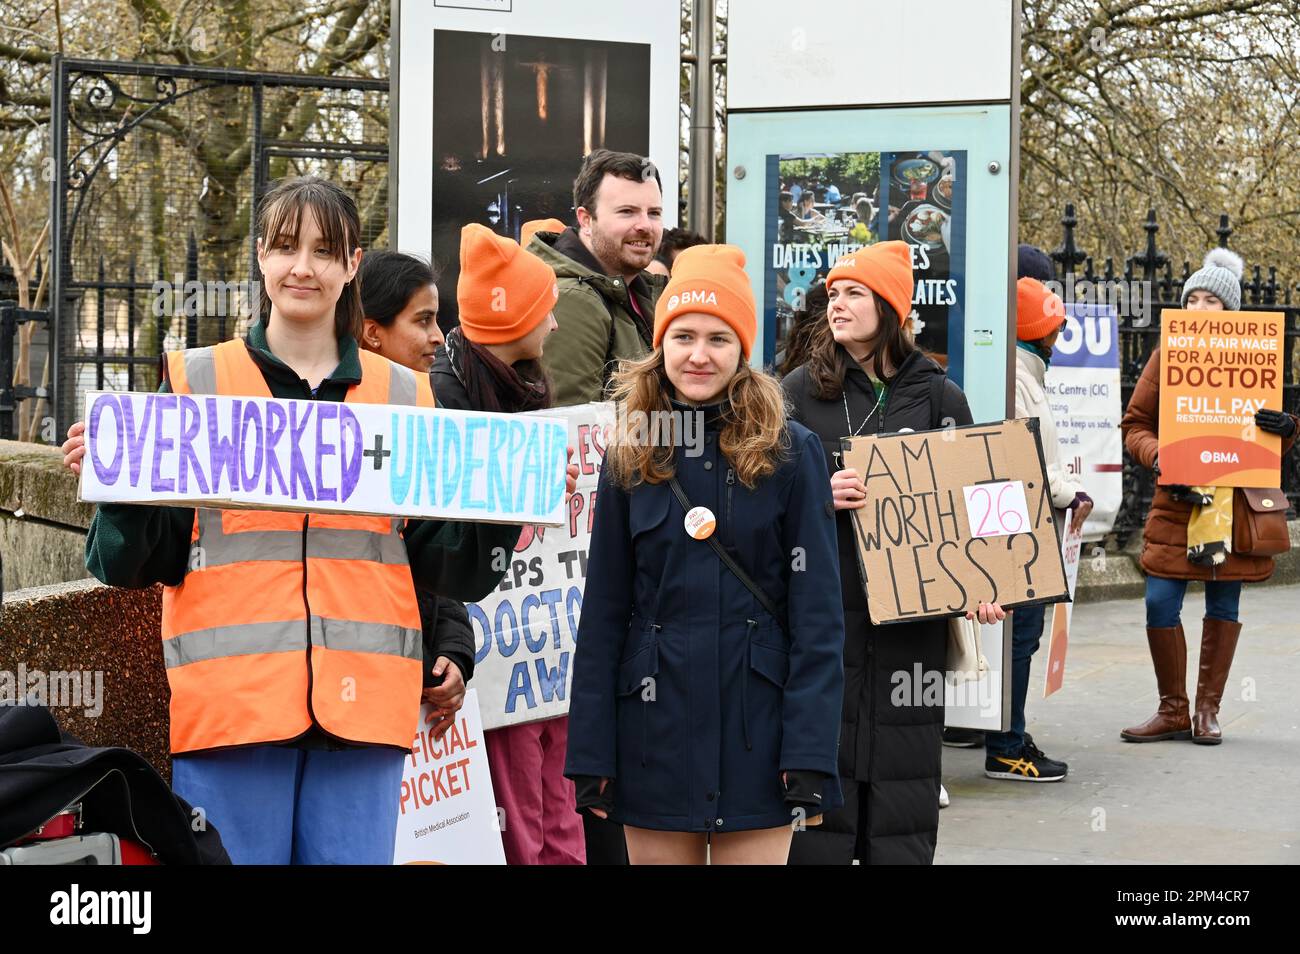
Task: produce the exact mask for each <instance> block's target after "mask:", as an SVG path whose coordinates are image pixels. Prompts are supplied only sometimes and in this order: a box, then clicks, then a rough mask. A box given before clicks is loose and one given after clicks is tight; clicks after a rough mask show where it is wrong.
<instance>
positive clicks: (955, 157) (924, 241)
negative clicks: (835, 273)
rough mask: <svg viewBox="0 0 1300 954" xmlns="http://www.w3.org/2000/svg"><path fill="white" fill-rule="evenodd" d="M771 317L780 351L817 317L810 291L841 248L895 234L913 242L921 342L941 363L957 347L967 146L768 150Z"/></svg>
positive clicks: (767, 289)
mask: <svg viewBox="0 0 1300 954" xmlns="http://www.w3.org/2000/svg"><path fill="white" fill-rule="evenodd" d="M767 166H768V168H767V182H768V187H769V195H768V206H767V208H768V214H767V235H766V239H767V241H766V247H767V248H768V249H769V254H768V256H767V260H766V261H765V262H764V266H763V267H764V276H765V278H764V286H765V287H764V309H765V317H766V319H767V321H768V322H770V323H771V324H769V325H768V327H775V328H776V340H777V352H778V353H780V351H781V350H782V348H783V347H784V343H785V341H786V340H787V338H788V337H789V335H790V333H791V331H792V330H793V329H794V328H795V327H796V326H797V325H798V324H800V323H801V322H804V321H809V320H817V319H818V318H819V316H818V315H817V314H816V313H815V312H810V311H809V309H808V307H807V297H808V294H809V292H810V291H811V290H812V289H813V288H814V287H815V286H816V285H819V284H822V283H824V281H825V278H826V273H827V272H829V271H830V268H831V266H832V265H833V264H834V263H835V260H836V259H837V258H839V256H841V255H843V254H844V253H846V252H849V251H852V250H853V249H855V248H858V247H860V246H863V245H872V244H875V243H876V242H880V241H885V240H888V239H899V240H902V241H904V242H907V243H908V244H909V245H910V246H912V267H913V272H914V276H915V279H916V287H915V293H914V295H913V306H914V315H915V318H914V325H913V327H914V329H915V332H916V339H917V343H918V344H919V345H920V346H921V347H922V348H923V349H924V350H925V351H927V352H930V353H931V354H932V355H934V357H935V358H936V360H938V361H939V362H940V363H941V364H946V363H947V356H948V355H949V353H952V352H955V353H958V354H960V353H961V349H962V342H963V333H964V322H963V313H962V300H963V298H962V291H963V288H962V286H963V276H964V268H965V258H966V214H965V212H966V190H965V177H966V153H965V152H964V151H948V152H943V151H938V150H913V151H897V152H849V153H782V154H780V155H774V156H773V155H769V156H768V162H767Z"/></svg>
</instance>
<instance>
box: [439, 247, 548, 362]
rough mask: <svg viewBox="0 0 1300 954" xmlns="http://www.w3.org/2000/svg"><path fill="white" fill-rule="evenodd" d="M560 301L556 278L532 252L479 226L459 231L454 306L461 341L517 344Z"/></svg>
mask: <svg viewBox="0 0 1300 954" xmlns="http://www.w3.org/2000/svg"><path fill="white" fill-rule="evenodd" d="M559 298H560V289H559V285H558V283H557V282H556V280H555V272H554V271H553V270H552V269H551V266H549V265H547V264H546V263H545V262H543V261H542V260H541V259H540V258H538V257H537V256H536V255H534V254H533V253H532V252H526V251H524V250H523V249H522V248H520V247H519V244H518V243H517V242H515V240H514V239H508V238H504V237H503V236H500V235H497V234H496V233H495V232H493V231H491V230H490V229H488V228H486V227H485V226H482V225H467V226H465V227H464V228H463V229H461V230H460V278H459V280H458V281H457V282H456V303H457V304H458V305H459V306H460V326H461V329H462V330H463V332H464V334H465V337H466V338H468V339H469V340H470V341H476V342H478V343H479V344H505V343H506V342H507V341H517V340H519V339H520V338H522V337H523V336H524V335H526V334H528V332H530V331H532V330H533V329H534V328H536V327H537V325H538V323H539V322H541V321H542V319H544V318H545V317H546V316H547V315H548V314H550V311H551V309H552V308H554V307H555V303H556V302H557V301H558V300H559Z"/></svg>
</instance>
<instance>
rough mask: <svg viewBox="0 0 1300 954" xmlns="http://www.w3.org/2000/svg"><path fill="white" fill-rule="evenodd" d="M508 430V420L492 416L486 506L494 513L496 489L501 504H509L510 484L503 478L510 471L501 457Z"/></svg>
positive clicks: (489, 427) (489, 436) (495, 508)
mask: <svg viewBox="0 0 1300 954" xmlns="http://www.w3.org/2000/svg"><path fill="white" fill-rule="evenodd" d="M509 432H510V427H509V421H507V420H505V419H504V418H498V417H494V418H492V420H491V422H490V424H489V426H488V461H489V462H490V469H489V470H488V475H487V476H488V481H487V508H488V510H490V511H492V512H493V513H496V511H497V509H498V505H497V492H498V491H500V493H501V505H502V506H505V507H509V506H510V484H509V483H508V481H507V480H505V479H504V477H505V476H507V475H509V473H510V468H509V466H508V464H509V462H508V461H507V460H504V459H503V458H502V457H501V451H502V450H503V449H504V448H505V445H506V438H507V436H508V434H509Z"/></svg>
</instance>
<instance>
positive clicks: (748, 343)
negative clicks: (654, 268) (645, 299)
mask: <svg viewBox="0 0 1300 954" xmlns="http://www.w3.org/2000/svg"><path fill="white" fill-rule="evenodd" d="M686 314H706V315H713V316H715V317H717V318H721V319H722V320H723V321H725V322H726V323H727V324H729V325H730V326H731V328H732V330H733V331H735V332H736V336H737V337H738V338H740V350H741V351H742V352H743V354H744V356H745V359H746V360H748V359H749V353H750V351H752V350H753V347H754V338H755V337H756V336H757V334H758V309H757V308H756V306H755V304H754V290H753V288H752V287H750V284H749V276H748V275H746V274H745V253H744V252H742V251H741V250H740V249H738V248H736V246H734V245H693V246H691V247H690V248H688V249H683V250H682V251H681V252H678V253H677V258H676V259H675V260H674V261H673V273H672V277H671V278H670V279H669V281H668V285H667V287H665V288H664V290H663V293H662V294H661V295H660V296H659V301H658V303H657V304H656V305H655V332H654V347H656V348H657V347H659V345H660V343H661V342H662V341H663V339H664V332H665V331H667V330H668V326H669V325H670V324H672V322H673V319H674V318H677V317H679V316H681V315H686Z"/></svg>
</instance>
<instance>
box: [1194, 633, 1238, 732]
mask: <svg viewBox="0 0 1300 954" xmlns="http://www.w3.org/2000/svg"><path fill="white" fill-rule="evenodd" d="M1240 635H1241V623H1234V622H1229V621H1228V620H1226V619H1214V618H1213V617H1210V616H1207V617H1205V619H1204V621H1203V622H1202V629H1201V666H1200V674H1199V676H1198V677H1197V679H1196V715H1195V716H1194V717H1193V718H1192V741H1193V742H1197V743H1200V744H1201V745H1218V744H1219V743H1220V742H1222V741H1223V734H1222V733H1221V732H1220V731H1219V701H1220V700H1221V699H1222V698H1223V687H1224V686H1225V685H1227V682H1228V670H1229V669H1231V668H1232V656H1233V654H1234V653H1235V652H1236V651H1237V637H1238V636H1240Z"/></svg>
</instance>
